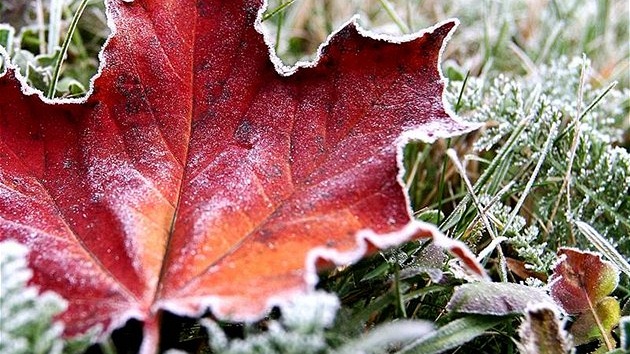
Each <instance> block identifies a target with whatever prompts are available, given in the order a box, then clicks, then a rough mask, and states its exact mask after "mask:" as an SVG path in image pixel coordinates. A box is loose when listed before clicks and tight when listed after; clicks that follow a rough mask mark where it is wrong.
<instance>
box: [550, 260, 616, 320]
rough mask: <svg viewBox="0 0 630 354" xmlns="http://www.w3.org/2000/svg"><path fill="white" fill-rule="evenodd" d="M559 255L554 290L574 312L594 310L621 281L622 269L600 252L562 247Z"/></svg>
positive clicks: (561, 301) (557, 299) (552, 291)
mask: <svg viewBox="0 0 630 354" xmlns="http://www.w3.org/2000/svg"><path fill="white" fill-rule="evenodd" d="M558 256H560V257H561V258H560V261H559V262H558V264H556V266H555V268H554V270H553V274H552V275H551V278H550V279H549V288H550V293H551V296H552V297H553V298H554V300H556V302H558V303H559V304H560V305H561V306H562V307H563V308H564V310H565V311H566V312H568V313H570V314H579V313H582V312H585V311H590V310H591V309H593V308H594V306H595V305H596V304H597V303H598V302H599V301H600V300H601V299H603V298H604V297H606V296H607V295H608V294H610V293H611V292H612V291H613V290H615V288H616V287H617V284H618V283H619V270H618V269H617V268H616V267H615V266H613V265H612V264H611V263H610V262H607V261H604V260H602V258H601V256H599V255H597V254H594V253H591V252H586V251H580V250H576V249H572V248H560V249H559V250H558Z"/></svg>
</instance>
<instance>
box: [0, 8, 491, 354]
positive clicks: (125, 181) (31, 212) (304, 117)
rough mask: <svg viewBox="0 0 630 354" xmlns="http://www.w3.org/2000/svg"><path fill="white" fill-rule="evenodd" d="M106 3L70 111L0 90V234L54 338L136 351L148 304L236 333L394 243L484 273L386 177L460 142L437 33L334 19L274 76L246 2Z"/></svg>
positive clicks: (1, 82)
mask: <svg viewBox="0 0 630 354" xmlns="http://www.w3.org/2000/svg"><path fill="white" fill-rule="evenodd" d="M106 4H107V8H108V16H109V19H110V23H111V24H112V26H113V27H114V29H115V30H114V31H113V32H114V33H113V34H112V36H111V37H110V39H109V40H108V43H107V45H106V47H105V49H104V51H103V53H102V59H103V63H104V64H102V65H103V66H102V68H101V72H100V76H99V77H98V78H97V79H96V80H95V81H94V85H93V91H92V92H91V95H90V96H89V97H88V98H87V99H85V100H55V101H52V102H49V101H46V100H45V101H46V102H42V99H41V98H40V97H38V96H37V95H34V92H33V90H31V89H28V88H27V87H26V85H25V84H24V78H22V77H21V76H20V75H19V73H17V72H16V69H15V68H14V67H12V66H11V65H9V69H8V71H7V73H6V74H5V75H4V76H2V77H0V240H5V239H17V240H19V241H20V242H22V243H25V244H26V245H27V246H28V247H30V249H31V250H32V252H31V254H30V264H31V267H32V268H33V270H34V273H35V276H34V278H33V283H35V284H37V285H38V286H40V287H41V288H43V289H47V290H54V291H56V292H58V293H60V294H61V295H62V296H64V297H65V298H66V299H67V300H68V301H69V303H70V306H69V310H68V311H67V312H66V313H65V314H64V315H63V320H65V322H66V324H67V327H66V328H67V334H75V333H78V332H83V331H85V330H86V329H87V328H89V327H91V326H93V325H95V324H101V325H104V326H105V328H106V329H107V330H106V331H105V333H108V332H110V331H111V330H112V329H113V328H116V327H118V326H120V325H122V324H123V323H124V322H125V321H126V320H127V319H129V318H137V319H139V320H142V321H144V323H145V324H144V327H145V339H144V344H143V351H145V352H151V351H152V350H154V347H155V345H156V343H157V340H158V338H157V333H158V331H157V329H158V326H159V323H158V319H159V316H157V314H158V313H159V311H161V310H165V309H166V310H170V311H173V312H175V313H177V314H181V315H187V316H197V315H199V314H201V313H203V312H204V311H206V309H207V308H208V307H210V308H211V309H212V311H213V312H214V313H215V314H217V315H218V316H221V317H223V318H231V319H237V320H253V319H256V318H259V317H260V316H261V315H263V314H264V313H265V311H266V310H267V309H268V308H269V307H270V306H272V305H273V304H275V303H280V302H283V301H285V300H286V298H287V297H289V296H291V295H293V294H298V293H303V292H305V291H308V290H310V289H312V287H313V285H314V282H315V280H316V275H315V264H316V263H317V262H318V260H324V261H327V262H332V263H348V262H353V261H356V260H357V259H358V258H360V257H361V256H363V255H364V254H365V253H366V252H368V251H369V250H370V249H373V248H374V247H376V248H382V247H388V246H392V245H395V244H399V243H400V242H403V241H406V240H409V239H411V238H418V237H432V238H434V240H435V241H436V243H437V244H439V245H441V246H443V247H446V248H448V249H450V250H451V251H452V252H454V253H455V254H456V255H458V256H459V257H460V258H462V259H463V260H464V262H465V263H466V264H468V265H469V266H470V267H471V268H473V269H474V270H475V271H476V272H477V273H479V274H483V269H482V268H481V267H480V266H479V264H478V263H477V262H476V261H475V260H474V257H473V256H472V255H471V254H470V252H468V250H467V249H466V248H465V247H464V246H463V245H462V244H461V243H458V242H455V241H452V240H449V239H447V238H446V237H444V236H442V235H441V234H440V233H439V231H438V230H437V229H436V228H434V227H430V226H428V225H426V224H423V223H418V222H412V221H411V218H410V213H409V206H408V203H407V200H406V197H405V194H404V192H403V190H402V188H401V181H400V172H399V169H400V165H401V163H400V161H398V163H397V158H398V159H399V160H400V159H401V156H402V154H401V149H402V146H403V145H404V143H405V142H406V141H407V140H409V139H412V138H413V139H424V140H426V141H432V140H434V139H435V138H438V137H446V136H452V135H455V134H460V133H463V132H466V131H470V130H471V129H473V128H474V127H473V126H472V125H468V124H465V123H462V122H459V121H457V120H455V119H453V117H452V116H451V115H449V114H448V113H447V112H446V111H445V109H444V107H443V104H442V91H443V83H442V78H441V76H440V72H439V69H438V66H437V64H438V61H439V54H440V51H441V48H442V44H443V42H444V40H445V39H446V38H447V37H448V35H449V33H450V32H451V31H452V30H453V28H454V27H455V22H453V21H450V22H446V23H443V24H441V25H438V26H436V27H433V28H430V29H428V30H427V31H426V32H423V33H418V34H415V35H409V36H406V37H403V38H388V39H386V38H378V39H377V38H370V37H374V35H373V34H370V33H368V32H366V31H365V30H363V29H361V28H360V27H359V26H358V25H357V24H356V22H351V23H349V24H347V25H346V26H345V27H344V28H342V29H341V30H339V32H338V33H336V35H334V36H332V37H331V38H330V40H329V42H328V43H327V45H326V46H325V47H323V48H322V49H321V55H320V57H319V60H318V62H317V63H306V64H305V63H302V64H298V65H297V66H296V67H291V68H288V67H284V66H282V64H281V63H280V61H279V59H277V57H275V56H274V55H272V60H271V61H270V60H269V48H270V46H271V45H270V43H266V42H265V41H263V36H262V35H261V34H260V33H259V32H260V31H261V22H260V18H261V14H262V12H261V10H260V7H261V5H262V0H242V1H218V0H196V1H192V0H178V1H173V0H150V1H149V0H136V1H135V2H133V3H123V2H121V1H119V0H107V1H106ZM289 75H290V76H289ZM51 103H55V104H51ZM320 263H321V262H320Z"/></svg>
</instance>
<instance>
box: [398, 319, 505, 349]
mask: <svg viewBox="0 0 630 354" xmlns="http://www.w3.org/2000/svg"><path fill="white" fill-rule="evenodd" d="M503 321H504V318H503V317H495V316H472V317H463V318H460V319H457V320H455V321H452V322H450V323H448V324H447V325H445V326H443V327H440V328H439V329H438V330H436V331H434V332H432V333H430V334H428V335H426V336H424V337H422V338H420V339H419V340H417V341H415V342H414V343H412V344H410V345H408V346H406V347H404V348H403V349H402V350H400V351H398V352H397V354H438V353H443V352H445V351H447V350H449V349H454V348H457V347H459V346H461V345H462V344H465V343H467V342H469V341H471V340H473V339H475V338H477V337H479V336H481V335H483V334H485V333H486V331H487V330H489V329H490V328H492V327H494V326H496V325H497V324H499V323H501V322H503Z"/></svg>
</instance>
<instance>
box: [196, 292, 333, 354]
mask: <svg viewBox="0 0 630 354" xmlns="http://www.w3.org/2000/svg"><path fill="white" fill-rule="evenodd" d="M338 309H339V300H338V299H337V297H336V296H334V295H331V294H327V293H324V292H316V293H313V294H310V295H304V296H300V297H297V298H295V299H294V301H293V302H292V303H290V304H288V305H286V306H283V307H282V309H281V312H282V316H281V318H280V320H278V321H276V320H271V321H269V322H268V323H267V331H265V332H262V333H251V334H249V335H247V336H246V338H245V339H234V340H231V341H229V340H228V339H227V336H226V335H225V333H224V332H223V330H222V329H221V327H219V325H217V323H215V322H213V321H210V320H202V322H201V323H202V325H203V326H204V327H205V328H206V330H207V331H208V334H209V336H210V346H211V347H212V349H213V351H214V352H216V353H226V354H241V353H242V354H249V353H296V354H297V353H304V354H320V353H327V352H328V350H329V347H328V344H327V342H326V338H325V336H324V331H325V330H326V329H327V328H328V327H330V326H331V325H332V323H333V321H334V320H335V314H336V313H337V310H338Z"/></svg>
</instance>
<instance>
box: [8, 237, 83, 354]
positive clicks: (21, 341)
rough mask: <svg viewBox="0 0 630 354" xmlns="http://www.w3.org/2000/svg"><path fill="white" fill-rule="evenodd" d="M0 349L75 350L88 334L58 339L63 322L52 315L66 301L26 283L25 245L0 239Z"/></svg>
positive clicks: (19, 353) (25, 353)
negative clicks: (70, 339)
mask: <svg viewBox="0 0 630 354" xmlns="http://www.w3.org/2000/svg"><path fill="white" fill-rule="evenodd" d="M0 249H2V252H0V353H3V354H44V353H46V354H61V353H79V352H82V351H83V350H85V349H86V348H87V344H88V343H89V339H88V337H84V338H82V339H77V340H75V341H73V342H70V343H68V342H64V340H63V339H61V334H62V332H63V328H64V326H63V324H62V323H60V322H56V321H53V317H54V316H55V315H57V314H59V313H61V312H63V311H64V310H65V309H66V306H67V304H66V301H65V300H64V299H62V298H61V297H60V296H59V295H57V294H55V293H53V292H50V291H47V292H44V293H41V294H40V293H39V291H38V290H37V288H35V287H31V286H28V285H27V283H28V281H29V280H30V279H31V277H32V276H33V273H32V271H31V270H30V269H29V268H28V264H27V259H26V255H27V253H28V250H27V249H26V247H24V246H22V245H20V244H18V243H16V242H13V241H3V242H0Z"/></svg>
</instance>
